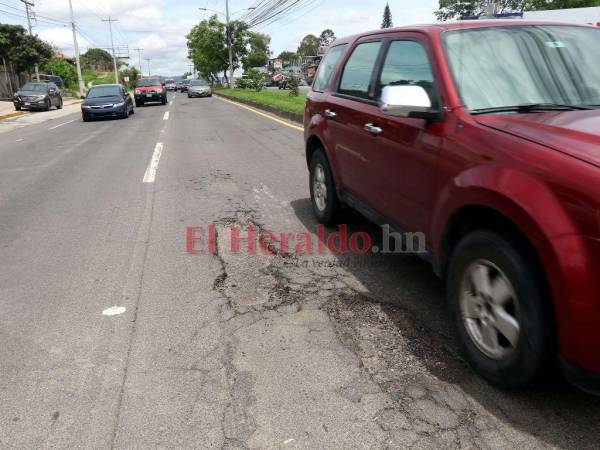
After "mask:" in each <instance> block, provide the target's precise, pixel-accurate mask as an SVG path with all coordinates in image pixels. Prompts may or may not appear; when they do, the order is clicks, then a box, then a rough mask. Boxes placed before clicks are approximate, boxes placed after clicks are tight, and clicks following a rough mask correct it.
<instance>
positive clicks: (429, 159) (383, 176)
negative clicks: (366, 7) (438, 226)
mask: <svg viewBox="0 0 600 450" xmlns="http://www.w3.org/2000/svg"><path fill="white" fill-rule="evenodd" d="M421 39H422V38H421V36H420V35H418V34H409V33H406V34H404V33H403V34H400V35H397V36H395V37H394V38H393V39H392V40H391V41H390V42H388V43H387V45H386V49H385V55H384V56H383V58H382V63H381V69H380V74H379V76H378V80H377V86H376V92H377V93H376V96H377V97H378V98H379V96H380V93H381V90H382V89H383V87H384V86H388V85H406V84H409V85H418V86H422V87H423V88H424V89H425V90H426V91H427V93H428V94H429V96H430V98H431V101H432V104H433V105H439V88H440V87H439V86H437V85H436V80H435V76H434V69H433V67H432V65H431V59H430V58H429V56H428V50H427V46H426V43H425V42H424V41H422V40H421ZM369 116H370V117H368V118H365V119H363V120H364V123H363V124H358V125H357V128H358V126H360V125H365V124H367V123H371V124H373V125H374V126H375V128H376V132H377V134H376V136H375V137H373V135H372V133H369V132H368V131H363V139H371V145H370V148H369V149H368V150H369V151H370V157H369V164H368V167H367V171H366V172H363V178H364V177H366V178H368V183H367V182H364V183H363V190H366V192H367V194H366V195H368V196H369V198H370V199H371V201H372V203H373V206H374V208H375V209H376V210H377V211H378V212H380V213H381V214H383V215H384V216H385V217H387V218H389V219H391V221H392V223H393V224H396V225H398V226H400V227H401V228H403V229H405V230H407V231H421V232H423V233H425V234H428V232H429V225H430V218H431V213H432V209H433V206H434V201H435V198H436V193H437V192H438V190H439V189H440V186H441V181H440V177H439V176H438V157H439V152H440V149H441V143H442V130H443V128H442V123H427V122H426V121H425V120H423V119H413V118H403V117H394V116H388V115H385V114H383V113H382V112H381V111H380V110H379V109H378V108H377V109H376V110H375V109H373V110H370V115H369Z"/></svg>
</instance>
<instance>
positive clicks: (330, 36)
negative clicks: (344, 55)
mask: <svg viewBox="0 0 600 450" xmlns="http://www.w3.org/2000/svg"><path fill="white" fill-rule="evenodd" d="M319 41H320V45H321V46H322V47H329V46H330V45H331V44H332V43H333V41H335V33H334V32H333V30H330V29H329V28H327V29H326V30H323V31H322V32H321V35H320V36H319Z"/></svg>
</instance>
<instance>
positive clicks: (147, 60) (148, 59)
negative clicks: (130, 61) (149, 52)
mask: <svg viewBox="0 0 600 450" xmlns="http://www.w3.org/2000/svg"><path fill="white" fill-rule="evenodd" d="M144 59H145V60H146V62H147V63H148V76H150V61H152V58H144Z"/></svg>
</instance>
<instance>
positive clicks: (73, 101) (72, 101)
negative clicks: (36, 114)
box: [0, 98, 81, 120]
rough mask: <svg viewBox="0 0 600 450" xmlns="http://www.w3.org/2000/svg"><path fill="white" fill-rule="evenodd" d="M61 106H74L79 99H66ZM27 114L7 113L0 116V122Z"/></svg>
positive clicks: (79, 101) (22, 112) (20, 112)
mask: <svg viewBox="0 0 600 450" xmlns="http://www.w3.org/2000/svg"><path fill="white" fill-rule="evenodd" d="M63 102H64V103H63V105H64V106H70V105H76V104H78V103H81V99H78V98H76V99H70V98H69V99H68V100H63ZM27 114H31V112H30V111H12V112H9V113H5V114H0V120H3V119H10V118H11V117H18V116H25V115H27Z"/></svg>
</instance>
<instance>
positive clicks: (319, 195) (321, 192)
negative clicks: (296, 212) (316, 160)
mask: <svg viewBox="0 0 600 450" xmlns="http://www.w3.org/2000/svg"><path fill="white" fill-rule="evenodd" d="M313 197H314V199H315V204H316V205H317V209H318V210H319V211H324V210H325V207H326V206H327V185H326V184H325V170H324V169H323V166H322V165H321V164H317V165H316V166H315V171H314V175H313Z"/></svg>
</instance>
